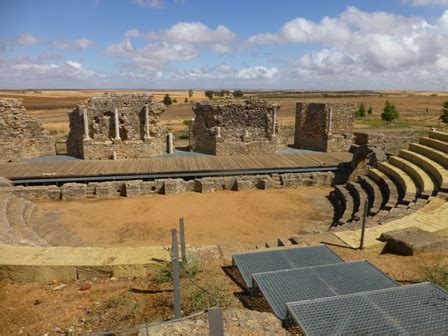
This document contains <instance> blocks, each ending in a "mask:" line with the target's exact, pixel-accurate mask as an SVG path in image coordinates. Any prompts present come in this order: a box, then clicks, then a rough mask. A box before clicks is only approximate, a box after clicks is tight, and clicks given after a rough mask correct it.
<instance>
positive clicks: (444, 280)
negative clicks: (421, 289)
mask: <svg viewBox="0 0 448 336" xmlns="http://www.w3.org/2000/svg"><path fill="white" fill-rule="evenodd" d="M423 274H424V280H426V281H430V282H434V283H435V284H436V285H439V286H440V287H442V288H444V289H446V290H448V266H441V265H433V266H428V267H426V268H425V269H424V271H423Z"/></svg>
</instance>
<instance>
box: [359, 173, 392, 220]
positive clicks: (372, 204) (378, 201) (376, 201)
mask: <svg viewBox="0 0 448 336" xmlns="http://www.w3.org/2000/svg"><path fill="white" fill-rule="evenodd" d="M358 179H359V182H360V184H361V186H362V187H363V188H364V190H365V191H366V193H367V195H368V200H369V214H370V215H375V214H376V213H377V212H378V211H380V210H381V208H382V206H383V205H384V204H385V203H386V202H387V199H386V200H385V199H384V198H383V193H382V192H381V189H380V187H379V186H378V184H377V183H376V182H375V180H373V179H371V178H370V177H368V176H360V177H359V178H358Z"/></svg>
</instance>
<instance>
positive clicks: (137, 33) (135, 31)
mask: <svg viewBox="0 0 448 336" xmlns="http://www.w3.org/2000/svg"><path fill="white" fill-rule="evenodd" d="M140 35H141V33H140V31H139V30H138V29H135V28H133V29H130V30H128V31H127V32H126V33H124V37H125V38H131V37H139V36H140Z"/></svg>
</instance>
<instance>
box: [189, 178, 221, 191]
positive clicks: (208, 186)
mask: <svg viewBox="0 0 448 336" xmlns="http://www.w3.org/2000/svg"><path fill="white" fill-rule="evenodd" d="M194 190H195V191H197V192H200V193H207V192H214V191H216V185H215V182H214V181H210V180H205V179H201V180H194Z"/></svg>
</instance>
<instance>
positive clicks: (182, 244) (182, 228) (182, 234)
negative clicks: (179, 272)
mask: <svg viewBox="0 0 448 336" xmlns="http://www.w3.org/2000/svg"><path fill="white" fill-rule="evenodd" d="M179 235H180V253H181V255H182V263H183V264H186V263H187V262H188V260H187V248H186V244H185V225H184V218H183V217H182V218H179Z"/></svg>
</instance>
